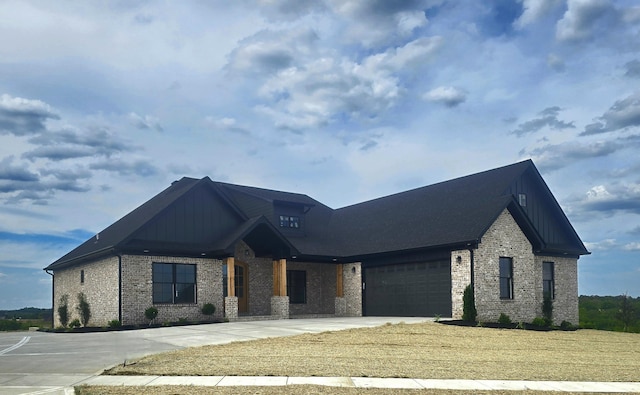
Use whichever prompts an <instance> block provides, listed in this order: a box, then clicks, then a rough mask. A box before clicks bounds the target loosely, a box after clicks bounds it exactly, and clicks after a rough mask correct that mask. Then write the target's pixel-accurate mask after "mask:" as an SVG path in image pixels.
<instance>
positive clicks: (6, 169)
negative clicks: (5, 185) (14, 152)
mask: <svg viewBox="0 0 640 395" xmlns="http://www.w3.org/2000/svg"><path fill="white" fill-rule="evenodd" d="M12 162H13V156H9V157H7V158H4V159H2V160H1V161H0V180H10V181H19V182H33V181H38V179H39V176H38V175H37V174H36V173H33V172H30V171H29V170H27V169H26V168H25V167H24V166H13V165H12Z"/></svg>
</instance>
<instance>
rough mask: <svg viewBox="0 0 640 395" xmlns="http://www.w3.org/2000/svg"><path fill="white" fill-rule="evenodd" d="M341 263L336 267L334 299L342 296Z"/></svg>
mask: <svg viewBox="0 0 640 395" xmlns="http://www.w3.org/2000/svg"><path fill="white" fill-rule="evenodd" d="M342 266H343V265H342V263H338V264H337V265H336V297H338V298H341V297H343V296H344V287H343V286H342Z"/></svg>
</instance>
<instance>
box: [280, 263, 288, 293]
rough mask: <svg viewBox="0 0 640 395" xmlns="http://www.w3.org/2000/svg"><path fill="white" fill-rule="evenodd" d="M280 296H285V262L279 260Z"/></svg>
mask: <svg viewBox="0 0 640 395" xmlns="http://www.w3.org/2000/svg"><path fill="white" fill-rule="evenodd" d="M280 296H287V260H286V259H280Z"/></svg>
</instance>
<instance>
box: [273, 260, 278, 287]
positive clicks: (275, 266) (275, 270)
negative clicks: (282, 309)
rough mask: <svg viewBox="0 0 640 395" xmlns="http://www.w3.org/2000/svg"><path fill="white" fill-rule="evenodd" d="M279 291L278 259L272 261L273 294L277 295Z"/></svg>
mask: <svg viewBox="0 0 640 395" xmlns="http://www.w3.org/2000/svg"><path fill="white" fill-rule="evenodd" d="M279 292H280V261H278V260H274V261H273V296H279V294H278V293H279Z"/></svg>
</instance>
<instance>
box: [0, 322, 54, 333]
mask: <svg viewBox="0 0 640 395" xmlns="http://www.w3.org/2000/svg"><path fill="white" fill-rule="evenodd" d="M30 327H38V328H51V321H45V320H41V319H20V320H17V319H1V320H0V332H8V331H26V330H29V328H30Z"/></svg>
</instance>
